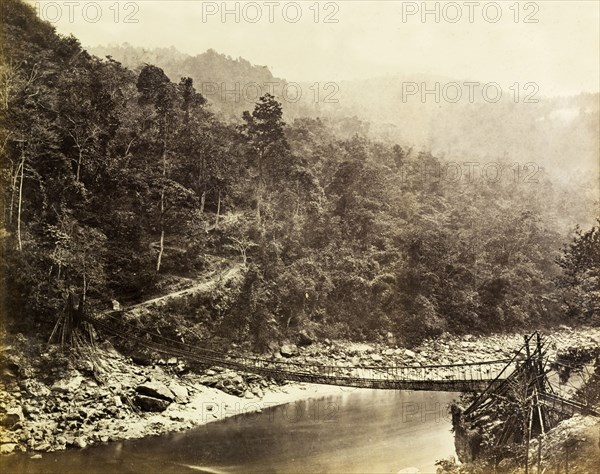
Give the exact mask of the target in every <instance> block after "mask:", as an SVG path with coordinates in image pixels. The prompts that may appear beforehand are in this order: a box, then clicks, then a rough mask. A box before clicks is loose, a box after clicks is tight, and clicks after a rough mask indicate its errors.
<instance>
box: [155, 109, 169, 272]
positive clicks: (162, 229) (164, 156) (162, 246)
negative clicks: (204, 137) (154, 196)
mask: <svg viewBox="0 0 600 474" xmlns="http://www.w3.org/2000/svg"><path fill="white" fill-rule="evenodd" d="M162 162H163V169H162V175H163V178H166V177H167V124H166V119H165V131H164V137H163V151H162ZM164 249H165V183H163V187H162V190H161V192H160V244H159V250H158V258H157V260H156V273H158V272H159V271H160V264H161V263H162V256H163V252H164Z"/></svg>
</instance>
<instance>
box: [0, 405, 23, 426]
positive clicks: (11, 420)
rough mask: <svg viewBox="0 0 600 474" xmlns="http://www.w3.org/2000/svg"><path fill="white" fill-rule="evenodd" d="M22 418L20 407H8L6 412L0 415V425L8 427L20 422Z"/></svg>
mask: <svg viewBox="0 0 600 474" xmlns="http://www.w3.org/2000/svg"><path fill="white" fill-rule="evenodd" d="M24 418H25V417H24V416H23V410H21V408H12V409H8V410H7V411H6V413H3V414H1V415H0V426H3V427H4V428H9V429H10V428H12V427H13V426H14V425H16V424H17V423H20V422H22V421H23V420H24Z"/></svg>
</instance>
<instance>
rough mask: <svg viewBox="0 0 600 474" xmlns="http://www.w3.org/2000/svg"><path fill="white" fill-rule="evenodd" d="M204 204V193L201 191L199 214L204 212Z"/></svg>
mask: <svg viewBox="0 0 600 474" xmlns="http://www.w3.org/2000/svg"><path fill="white" fill-rule="evenodd" d="M205 204H206V191H202V196H200V213H201V214H202V213H203V212H204V205H205Z"/></svg>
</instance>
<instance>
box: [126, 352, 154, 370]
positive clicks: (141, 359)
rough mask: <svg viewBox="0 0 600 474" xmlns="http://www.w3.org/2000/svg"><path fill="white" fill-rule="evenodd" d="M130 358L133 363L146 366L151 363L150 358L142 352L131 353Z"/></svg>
mask: <svg viewBox="0 0 600 474" xmlns="http://www.w3.org/2000/svg"><path fill="white" fill-rule="evenodd" d="M131 360H132V361H133V363H134V364H137V365H141V366H144V367H148V366H150V365H152V364H153V362H152V359H151V358H150V357H148V356H146V355H144V354H133V355H132V356H131Z"/></svg>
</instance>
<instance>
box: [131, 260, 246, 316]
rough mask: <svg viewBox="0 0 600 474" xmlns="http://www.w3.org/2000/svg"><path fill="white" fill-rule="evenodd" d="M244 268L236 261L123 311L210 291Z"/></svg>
mask: <svg viewBox="0 0 600 474" xmlns="http://www.w3.org/2000/svg"><path fill="white" fill-rule="evenodd" d="M243 268H244V265H243V264H242V263H235V264H233V265H230V266H229V268H227V269H225V270H223V271H221V272H218V273H217V274H216V275H215V276H214V277H212V278H210V279H208V280H206V279H203V280H201V281H198V282H197V283H195V284H193V285H192V286H190V287H188V288H184V289H183V290H178V291H173V292H171V293H167V294H165V295H162V296H158V297H156V298H152V299H149V300H146V301H142V302H141V303H137V304H134V305H131V306H127V307H124V308H123V311H125V312H128V311H133V310H135V309H141V308H146V307H148V306H153V305H162V304H164V303H166V302H167V301H171V300H173V299H177V298H182V297H185V296H190V295H193V294H194V293H198V292H201V291H208V290H210V289H211V288H212V287H215V286H216V285H218V284H220V283H226V282H227V281H229V280H231V279H232V278H234V277H236V276H237V275H238V274H239V273H240V272H241V271H242V269H243Z"/></svg>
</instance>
